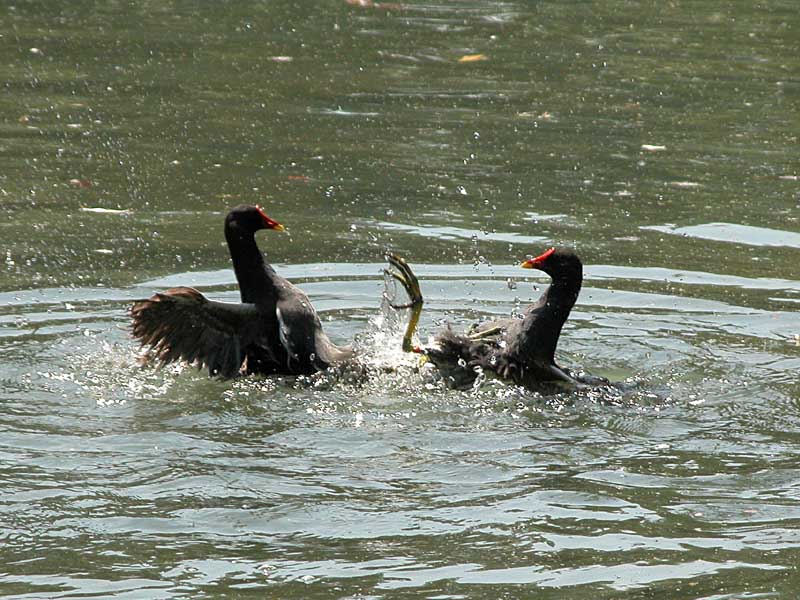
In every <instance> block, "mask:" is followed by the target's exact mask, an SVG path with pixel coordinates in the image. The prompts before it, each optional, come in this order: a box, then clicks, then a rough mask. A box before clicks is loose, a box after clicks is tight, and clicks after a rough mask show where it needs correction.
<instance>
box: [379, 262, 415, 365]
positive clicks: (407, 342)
mask: <svg viewBox="0 0 800 600" xmlns="http://www.w3.org/2000/svg"><path fill="white" fill-rule="evenodd" d="M386 260H387V261H388V262H389V268H388V269H384V272H385V273H386V274H387V275H390V276H391V277H394V278H395V279H396V280H397V281H399V282H400V284H401V285H402V286H403V288H404V289H405V291H406V293H407V294H408V298H409V302H408V303H406V304H392V303H391V302H390V303H389V306H391V307H392V308H394V309H403V308H410V309H411V315H410V316H409V319H408V325H407V326H406V332H405V335H403V351H404V352H417V353H422V349H421V348H419V347H417V346H414V342H413V341H412V339H413V337H414V333H415V332H416V330H417V325H418V324H419V317H420V315H421V314H422V304H423V302H424V301H423V299H422V292H421V291H420V289H419V280H418V279H417V276H416V275H414V271H412V270H411V267H409V266H408V263H407V262H406V261H405V259H404V258H402V257H400V256H398V255H396V254H392V253H391V252H388V253H387V254H386Z"/></svg>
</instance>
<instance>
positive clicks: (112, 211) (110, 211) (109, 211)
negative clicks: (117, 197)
mask: <svg viewBox="0 0 800 600" xmlns="http://www.w3.org/2000/svg"><path fill="white" fill-rule="evenodd" d="M79 210H80V211H81V212H88V213H97V214H100V215H129V214H131V211H130V210H129V209H127V208H124V209H119V208H101V207H99V206H81V207H80V209H79Z"/></svg>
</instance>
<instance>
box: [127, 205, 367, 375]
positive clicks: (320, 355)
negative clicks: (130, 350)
mask: <svg viewBox="0 0 800 600" xmlns="http://www.w3.org/2000/svg"><path fill="white" fill-rule="evenodd" d="M259 229H273V230H276V231H283V230H284V227H283V225H281V224H280V223H278V222H277V221H274V220H273V219H271V218H269V217H268V216H267V215H266V214H264V211H263V210H262V209H261V208H260V207H258V206H239V207H236V208H234V209H233V210H231V211H230V212H229V213H228V215H227V217H225V239H226V240H227V242H228V249H229V250H230V253H231V261H232V262H233V270H234V272H235V273H236V280H237V281H238V282H239V290H240V292H241V297H242V303H241V304H232V303H229V302H216V301H213V300H208V299H207V298H206V297H205V296H203V295H202V294H201V293H200V292H198V291H197V290H195V289H193V288H190V287H177V288H173V289H170V290H167V291H166V292H160V293H157V294H155V295H154V296H153V297H152V298H150V299H149V300H139V301H137V302H134V304H133V306H132V307H131V310H130V313H131V318H132V320H133V323H132V329H133V337H134V338H136V339H138V340H139V341H140V342H141V343H142V345H143V346H150V350H151V353H152V354H153V355H154V356H155V358H156V359H157V360H158V361H159V362H160V363H161V364H166V363H170V362H173V361H177V360H184V361H187V362H189V363H192V364H195V365H197V366H198V367H206V368H208V372H209V374H210V375H212V376H220V377H234V376H236V375H248V374H252V373H258V374H263V375H271V374H280V375H306V374H311V373H315V372H317V371H322V370H324V369H327V368H328V367H329V366H331V365H334V364H339V363H341V362H343V361H346V360H347V359H349V358H351V357H352V356H353V350H352V348H351V347H349V346H345V347H337V346H336V345H335V344H334V343H333V342H331V341H330V339H328V336H327V335H325V333H324V332H323V331H322V324H321V323H320V320H319V317H318V316H317V313H316V311H315V310H314V307H313V306H312V305H311V302H310V301H309V299H308V296H306V295H305V294H304V293H303V292H302V291H301V290H300V289H299V288H297V287H296V286H294V285H292V284H291V283H289V281H287V280H286V279H284V278H283V277H281V276H280V275H278V274H277V273H276V272H275V270H274V269H273V268H272V267H271V266H270V265H269V264H268V263H267V262H266V261H265V260H264V256H263V255H262V254H261V251H260V250H259V249H258V246H257V245H256V240H255V233H256V231H258V230H259Z"/></svg>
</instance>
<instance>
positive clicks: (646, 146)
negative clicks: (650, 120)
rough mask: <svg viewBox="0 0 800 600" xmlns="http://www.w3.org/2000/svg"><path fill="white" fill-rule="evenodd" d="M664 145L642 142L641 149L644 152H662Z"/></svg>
mask: <svg viewBox="0 0 800 600" xmlns="http://www.w3.org/2000/svg"><path fill="white" fill-rule="evenodd" d="M666 149H667V147H666V146H658V145H655V144H642V150H644V151H645V152H662V151H664V150H666Z"/></svg>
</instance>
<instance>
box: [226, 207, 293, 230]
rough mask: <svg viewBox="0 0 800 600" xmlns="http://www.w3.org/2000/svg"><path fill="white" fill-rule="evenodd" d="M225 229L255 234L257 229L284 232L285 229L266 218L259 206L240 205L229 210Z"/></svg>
mask: <svg viewBox="0 0 800 600" xmlns="http://www.w3.org/2000/svg"><path fill="white" fill-rule="evenodd" d="M225 225H226V227H235V228H237V229H239V230H242V231H247V232H250V233H255V232H256V231H258V230H259V229H274V230H275V231H286V228H285V227H284V226H283V225H281V224H280V223H278V222H277V221H276V220H274V219H272V218H270V217H268V216H267V214H266V213H265V212H264V209H262V208H261V207H260V206H258V205H255V206H248V205H242V206H237V207H236V208H233V209H231V211H230V212H229V213H228V216H227V217H226V218H225Z"/></svg>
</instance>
